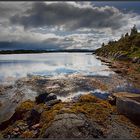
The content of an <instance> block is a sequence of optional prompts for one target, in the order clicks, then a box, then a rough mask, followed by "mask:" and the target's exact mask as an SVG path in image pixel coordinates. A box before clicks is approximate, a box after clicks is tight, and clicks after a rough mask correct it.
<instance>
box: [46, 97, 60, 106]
mask: <svg viewBox="0 0 140 140" xmlns="http://www.w3.org/2000/svg"><path fill="white" fill-rule="evenodd" d="M60 102H61V100H58V99H55V100H50V101H48V102H46V105H47V106H53V105H55V104H58V103H60Z"/></svg>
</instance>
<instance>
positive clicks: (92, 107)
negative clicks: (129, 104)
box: [71, 95, 113, 125]
mask: <svg viewBox="0 0 140 140" xmlns="http://www.w3.org/2000/svg"><path fill="white" fill-rule="evenodd" d="M112 111H113V107H112V106H111V105H110V104H109V103H108V102H107V101H103V100H101V99H98V98H96V97H95V96H92V95H83V96H81V98H80V99H79V102H77V103H75V104H74V105H73V106H72V107H71V112H75V113H84V114H85V115H86V116H87V117H88V118H90V119H92V120H93V121H95V122H98V123H100V124H102V125H105V121H106V120H107V119H108V117H109V116H110V113H111V112H112Z"/></svg>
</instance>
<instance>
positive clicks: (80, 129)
mask: <svg viewBox="0 0 140 140" xmlns="http://www.w3.org/2000/svg"><path fill="white" fill-rule="evenodd" d="M91 123H92V122H89V121H88V119H87V118H86V117H85V116H84V115H82V114H77V115H76V114H73V113H70V114H69V113H64V114H59V115H56V117H55V118H54V120H53V122H52V124H51V125H50V126H49V127H48V128H47V129H46V132H45V134H44V136H43V137H44V138H100V137H102V135H103V133H102V131H101V128H99V127H98V124H96V123H95V124H91Z"/></svg>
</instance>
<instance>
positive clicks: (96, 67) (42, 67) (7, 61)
mask: <svg viewBox="0 0 140 140" xmlns="http://www.w3.org/2000/svg"><path fill="white" fill-rule="evenodd" d="M111 73H112V72H111V71H110V70H109V68H108V67H107V66H105V65H103V64H102V63H101V61H100V60H98V59H96V56H95V55H91V54H90V53H47V54H45V53H42V54H10V55H0V81H1V82H2V81H4V80H6V79H10V78H21V77H25V76H27V75H41V76H51V77H52V76H58V77H59V76H63V75H66V74H82V75H105V76H108V75H109V74H111Z"/></svg>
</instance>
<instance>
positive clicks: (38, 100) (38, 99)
mask: <svg viewBox="0 0 140 140" xmlns="http://www.w3.org/2000/svg"><path fill="white" fill-rule="evenodd" d="M55 99H57V96H56V95H55V94H53V93H50V94H48V93H43V94H40V95H38V96H37V97H36V103H37V104H39V103H45V102H47V101H50V100H55Z"/></svg>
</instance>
